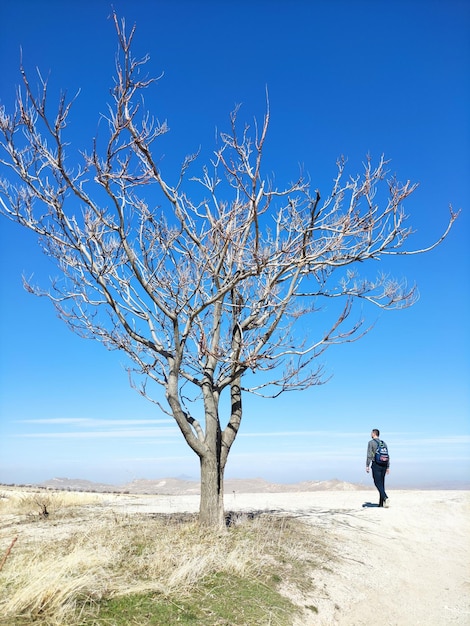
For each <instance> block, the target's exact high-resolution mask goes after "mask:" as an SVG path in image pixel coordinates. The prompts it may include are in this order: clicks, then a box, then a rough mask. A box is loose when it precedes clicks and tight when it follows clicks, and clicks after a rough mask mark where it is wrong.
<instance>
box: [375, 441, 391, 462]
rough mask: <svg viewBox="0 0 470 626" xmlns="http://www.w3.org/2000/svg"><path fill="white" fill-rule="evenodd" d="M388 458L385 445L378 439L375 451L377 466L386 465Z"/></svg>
mask: <svg viewBox="0 0 470 626" xmlns="http://www.w3.org/2000/svg"><path fill="white" fill-rule="evenodd" d="M389 461H390V457H389V455H388V448H387V444H386V443H385V442H384V441H382V440H381V439H379V441H378V442H377V450H376V451H375V462H376V463H377V465H388V463H389Z"/></svg>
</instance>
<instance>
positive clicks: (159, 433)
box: [16, 428, 181, 439]
mask: <svg viewBox="0 0 470 626" xmlns="http://www.w3.org/2000/svg"><path fill="white" fill-rule="evenodd" d="M180 436H181V435H180V432H179V430H178V429H177V428H133V429H131V430H130V429H122V430H112V429H110V430H83V431H64V432H47V433H21V434H17V435H16V437H20V438H23V439H104V438H108V439H123V438H125V439H141V438H142V437H145V438H154V439H163V438H172V439H173V438H176V437H180Z"/></svg>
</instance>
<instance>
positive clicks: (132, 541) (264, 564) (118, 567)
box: [0, 492, 327, 626]
mask: <svg viewBox="0 0 470 626" xmlns="http://www.w3.org/2000/svg"><path fill="white" fill-rule="evenodd" d="M39 495H41V496H42V497H43V498H44V497H45V496H47V497H48V500H47V505H46V506H47V510H48V512H49V516H48V517H47V518H45V517H43V516H42V515H41V508H40V507H38V506H37V498H38V494H37V493H34V492H27V493H23V494H16V495H15V494H10V495H9V496H7V497H3V498H2V499H1V500H0V520H2V529H1V533H0V560H1V558H2V556H3V555H4V554H5V553H6V551H7V550H8V548H9V546H10V544H11V541H12V539H13V538H14V537H15V536H17V537H18V540H17V542H16V544H15V546H14V547H13V549H12V550H11V553H10V554H9V555H8V558H7V559H6V560H5V563H4V567H3V569H2V571H1V572H0V615H3V616H5V617H4V620H6V621H3V622H2V620H1V618H0V624H10V623H11V624H13V623H15V624H16V623H18V624H20V623H34V622H35V621H37V620H38V621H39V622H40V623H41V624H48V625H51V626H59V625H63V624H67V625H68V626H71V625H72V624H79V623H84V622H81V621H80V620H83V619H85V617H86V614H87V612H89V611H90V610H94V612H95V614H96V613H97V611H99V604H100V602H101V600H103V599H109V598H113V597H117V596H125V595H133V594H145V593H157V594H159V595H160V596H162V597H164V598H167V599H171V598H174V597H178V598H182V597H184V596H185V595H187V594H191V593H192V592H193V591H194V590H195V589H196V588H197V587H198V586H200V585H201V584H202V583H203V582H204V581H207V580H208V579H209V578H210V577H212V576H217V575H219V574H223V575H228V576H233V577H234V578H235V577H236V578H239V579H252V580H257V581H260V582H262V583H263V584H264V583H265V582H268V581H270V582H272V581H273V580H276V581H278V582H279V584H282V586H283V588H284V589H286V588H288V587H289V586H291V587H296V588H300V587H301V586H302V584H305V580H306V579H308V576H306V574H305V572H306V571H307V569H309V568H312V567H314V566H316V567H318V563H313V561H314V560H315V559H320V561H324V560H326V559H327V555H326V554H325V548H324V546H323V545H322V544H321V541H319V540H318V539H315V538H314V536H313V534H312V533H313V532H314V531H313V529H312V528H311V527H308V526H305V525H303V524H301V523H300V522H295V521H294V520H289V519H281V518H276V517H269V516H265V515H260V516H257V517H255V518H253V519H248V518H247V517H246V516H245V517H244V516H241V517H240V518H238V520H237V522H236V523H235V524H234V526H233V527H231V528H230V529H229V532H220V533H215V532H208V531H207V530H202V529H201V528H199V526H198V525H197V523H196V518H195V517H194V516H189V515H187V516H179V517H177V516H174V515H173V516H165V515H158V516H157V515H143V514H131V515H126V514H118V513H115V512H113V511H112V510H103V509H100V508H99V507H97V506H96V505H95V506H93V503H95V504H96V500H97V496H93V495H91V494H70V493H67V492H65V493H54V494H49V493H45V494H39ZM40 502H41V503H42V500H41V501H40ZM34 505H36V508H35V506H34ZM19 511H22V513H20V514H19V513H18V512H19ZM31 511H32V512H31ZM320 565H321V563H320ZM80 613H81V618H80V617H79V615H80ZM22 619H25V620H28V621H27V622H22V621H13V620H22ZM8 620H10V621H8Z"/></svg>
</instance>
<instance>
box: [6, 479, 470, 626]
mask: <svg viewBox="0 0 470 626" xmlns="http://www.w3.org/2000/svg"><path fill="white" fill-rule="evenodd" d="M163 483H165V481H163V482H162V484H161V485H160V490H162V491H164V490H165V484H163ZM174 486H175V485H173V487H174ZM140 487H141V488H142V491H144V488H143V487H144V485H142V484H141V485H140ZM146 487H147V488H149V485H146ZM166 487H167V493H160V494H145V493H130V492H129V493H94V494H90V501H89V503H88V504H87V510H88V511H89V512H90V511H91V512H93V511H95V512H96V514H98V513H99V512H101V513H103V512H105V511H113V512H116V513H119V514H121V513H125V514H126V515H130V516H138V515H149V514H157V513H184V512H189V513H193V512H196V511H197V510H198V506H199V496H198V494H197V493H188V492H187V491H186V492H185V493H176V492H175V491H174V490H173V491H172V489H171V488H169V486H168V485H166ZM229 487H233V488H232V489H231V490H226V495H225V506H226V510H227V511H230V512H233V513H235V514H236V513H261V512H270V513H271V514H273V515H279V516H290V517H292V516H294V517H296V518H299V519H302V520H304V521H306V522H307V523H308V524H309V525H312V526H313V527H314V528H315V529H316V532H317V533H321V536H322V538H323V540H324V541H325V542H326V543H327V544H328V548H329V550H330V553H331V554H333V555H334V557H335V558H334V559H333V560H332V561H331V563H330V564H329V566H327V567H322V568H319V569H318V571H317V572H316V573H315V577H316V578H315V594H314V596H312V597H311V598H305V597H303V598H300V597H299V598H292V600H293V601H294V602H296V601H298V603H299V604H302V603H303V604H308V603H310V604H312V605H315V607H317V609H318V610H317V611H316V612H315V613H314V614H313V613H312V614H310V615H309V617H308V621H306V620H307V617H306V616H304V617H303V618H302V619H301V621H296V622H295V624H296V626H309V625H324V626H328V625H333V624H339V625H344V626H361V625H369V624H370V623H374V622H379V623H381V624H384V625H385V626H408V625H409V626H415V625H417V624H422V625H426V626H446V625H448V624H459V625H468V624H470V541H469V537H470V493H469V492H468V491H463V490H462V491H444V490H443V491H416V490H400V491H394V492H390V493H389V495H390V506H389V507H388V508H383V509H381V508H378V507H377V506H376V500H377V498H376V492H375V491H374V490H364V489H362V490H361V489H358V488H357V486H354V485H348V484H344V483H338V482H337V481H333V482H331V483H330V484H323V488H320V487H319V484H317V489H314V488H313V487H314V485H310V490H305V491H299V490H297V491H290V492H286V491H284V492H280V491H269V490H264V491H257V492H256V491H253V490H252V491H251V492H249V489H250V487H249V484H247V485H245V490H242V489H240V488H241V487H242V484H241V483H238V484H237V485H233V484H232V485H229ZM235 487H238V488H235ZM251 488H252V489H255V485H254V484H252V485H251ZM9 489H11V488H9ZM183 491H184V490H183ZM72 523H76V520H75V521H74V520H72ZM43 532H44V524H40V523H37V521H36V520H34V522H31V523H30V524H25V523H24V522H22V523H21V524H18V523H16V522H15V518H14V517H13V516H10V515H7V516H5V515H4V516H0V560H1V558H2V555H3V554H4V553H5V551H6V550H7V549H8V546H9V545H10V542H11V539H12V538H13V536H14V535H18V536H19V537H25V536H29V537H30V538H31V537H33V536H34V533H37V534H38V537H39V535H40V534H41V533H43ZM55 532H56V533H63V532H67V529H66V523H65V522H64V525H62V526H60V525H57V527H56V529H55ZM14 549H15V548H14V547H13V549H12V550H14ZM378 611H379V613H380V615H378Z"/></svg>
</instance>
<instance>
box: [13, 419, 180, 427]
mask: <svg viewBox="0 0 470 626" xmlns="http://www.w3.org/2000/svg"><path fill="white" fill-rule="evenodd" d="M20 422H21V423H22V424H51V425H59V424H63V425H68V424H69V425H79V424H83V425H84V426H88V427H93V426H133V425H147V424H172V423H174V420H173V419H172V418H168V419H117V420H116V419H106V418H103V419H97V418H89V417H49V418H38V419H26V420H20Z"/></svg>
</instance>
